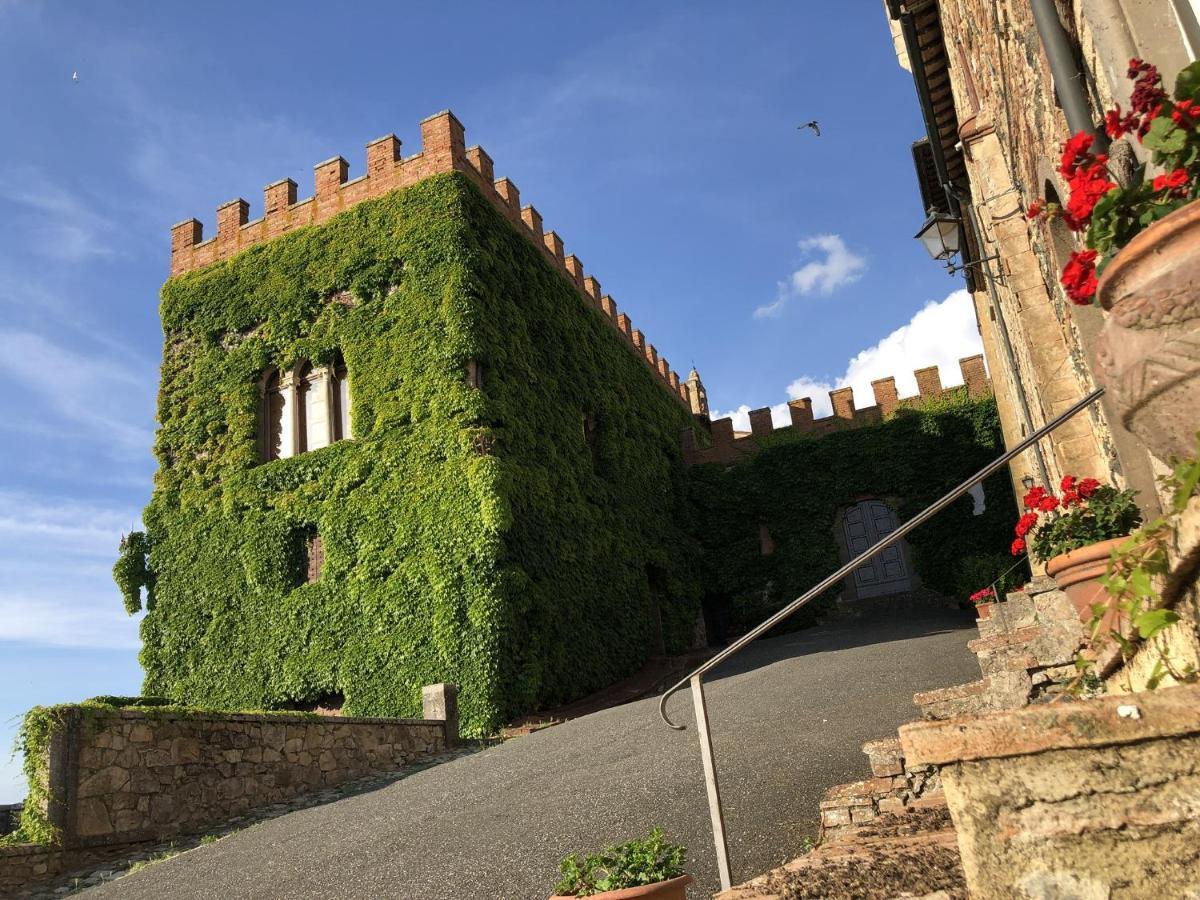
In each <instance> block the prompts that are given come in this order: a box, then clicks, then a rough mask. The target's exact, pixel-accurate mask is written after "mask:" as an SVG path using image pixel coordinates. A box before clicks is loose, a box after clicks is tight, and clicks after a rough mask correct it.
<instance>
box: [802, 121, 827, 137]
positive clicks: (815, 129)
mask: <svg viewBox="0 0 1200 900" xmlns="http://www.w3.org/2000/svg"><path fill="white" fill-rule="evenodd" d="M796 128H798V129H799V130H801V131H803V130H804V129H805V128H811V129H812V130H813V133H814V134H815V135H816V136H817V137H820V136H821V126H820V125H818V124H817V120H816V119H813V120H812V121H811V122H805V123H804V124H803V125H797V126H796Z"/></svg>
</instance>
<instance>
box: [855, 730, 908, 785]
mask: <svg viewBox="0 0 1200 900" xmlns="http://www.w3.org/2000/svg"><path fill="white" fill-rule="evenodd" d="M862 751H863V753H865V754H867V759H868V760H869V761H870V763H871V774H872V775H874V776H875V777H876V778H881V777H888V776H891V775H903V774H904V751H903V750H901V749H900V738H899V737H887V738H882V739H880V740H878V741H867V743H865V744H863V748H862Z"/></svg>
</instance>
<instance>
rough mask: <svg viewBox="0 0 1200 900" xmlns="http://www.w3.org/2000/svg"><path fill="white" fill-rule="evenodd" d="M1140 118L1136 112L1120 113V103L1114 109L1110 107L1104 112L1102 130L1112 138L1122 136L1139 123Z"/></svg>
mask: <svg viewBox="0 0 1200 900" xmlns="http://www.w3.org/2000/svg"><path fill="white" fill-rule="evenodd" d="M1141 121H1142V120H1141V118H1140V117H1139V116H1138V115H1137V114H1136V113H1125V114H1124V115H1122V114H1121V104H1120V103H1118V104H1117V108H1116V109H1110V110H1109V111H1108V112H1106V113H1105V114H1104V130H1105V131H1106V132H1107V133H1108V136H1109V137H1110V138H1112V139H1113V140H1116V139H1117V138H1123V137H1125V135H1126V134H1127V133H1129V132H1130V131H1133V130H1134V129H1135V128H1137V127H1138V126H1139V125H1140V124H1141Z"/></svg>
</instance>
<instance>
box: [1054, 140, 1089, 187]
mask: <svg viewBox="0 0 1200 900" xmlns="http://www.w3.org/2000/svg"><path fill="white" fill-rule="evenodd" d="M1095 140H1096V139H1095V138H1094V137H1092V135H1090V134H1088V133H1087V132H1086V131H1078V132H1076V133H1075V134H1073V135H1071V139H1070V140H1069V141H1067V143H1066V144H1065V145H1064V146H1063V155H1062V165H1060V166H1059V167H1058V171H1059V173H1060V174H1061V175H1063V176H1064V177H1066V178H1070V177H1071V176H1072V175H1074V174H1075V170H1076V169H1077V168H1078V167H1079V165H1080V163H1085V162H1091V161H1092V152H1091V151H1092V143H1093V142H1094V141H1095Z"/></svg>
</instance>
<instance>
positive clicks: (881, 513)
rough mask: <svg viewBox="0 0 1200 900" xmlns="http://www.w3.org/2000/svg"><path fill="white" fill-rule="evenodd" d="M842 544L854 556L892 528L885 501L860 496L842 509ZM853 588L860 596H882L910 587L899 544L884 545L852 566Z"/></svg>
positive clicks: (894, 520) (893, 529) (890, 515)
mask: <svg viewBox="0 0 1200 900" xmlns="http://www.w3.org/2000/svg"><path fill="white" fill-rule="evenodd" d="M843 528H844V529H845V533H846V548H847V549H848V550H849V551H850V556H851V558H853V557H855V556H858V555H859V554H860V553H862V552H863V551H864V550H866V549H867V548H868V547H871V546H873V545H874V544H875V543H877V542H878V541H879V540H880V538H883V537H886V536H887V535H889V534H891V533H892V532H893V531H895V530H896V518H895V516H893V515H892V511H891V510H890V509H888V507H887V504H885V503H881V502H880V501H878V500H863V501H861V502H859V503H857V504H855V505H854V506H852V507H850V508H849V509H848V510H846V516H845V519H844V520H843ZM854 588H855V591H856V593H857V594H858V596H859V597H860V598H863V597H884V596H887V595H889V594H901V593H903V592H905V591H908V590H911V589H912V580H911V579H910V578H909V576H908V566H907V565H906V564H905V561H904V551H903V550H902V549H901V547H900V546H899V544H894V545H892V546H891V547H888V548H887V549H886V550H884V551H882V552H881V553H877V554H876V555H875V556H873V557H871V559H870V560H868V561H867V562H866V563H864V564H863V565H861V566H859V567H858V568H857V569H855V570H854Z"/></svg>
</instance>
